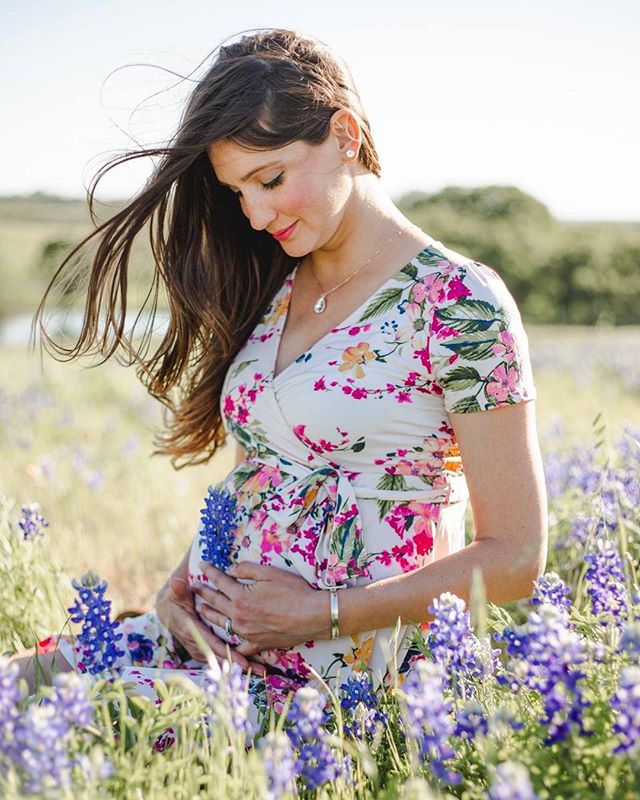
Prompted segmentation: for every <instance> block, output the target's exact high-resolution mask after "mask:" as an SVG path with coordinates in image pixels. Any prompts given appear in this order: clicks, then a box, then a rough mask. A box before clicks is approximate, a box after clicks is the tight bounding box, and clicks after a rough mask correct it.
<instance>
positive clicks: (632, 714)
mask: <svg viewBox="0 0 640 800" xmlns="http://www.w3.org/2000/svg"><path fill="white" fill-rule="evenodd" d="M611 707H612V708H613V710H614V712H615V714H616V716H615V722H614V724H613V733H614V734H617V735H618V736H619V737H620V743H619V744H618V745H617V746H616V747H615V749H614V751H613V752H614V753H615V754H616V755H626V754H627V753H629V754H635V753H637V752H638V750H639V749H640V667H638V666H633V667H625V668H624V669H623V670H622V673H621V675H620V686H619V687H618V689H617V690H616V693H615V694H614V696H613V698H612V700H611Z"/></svg>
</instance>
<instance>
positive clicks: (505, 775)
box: [487, 761, 538, 800]
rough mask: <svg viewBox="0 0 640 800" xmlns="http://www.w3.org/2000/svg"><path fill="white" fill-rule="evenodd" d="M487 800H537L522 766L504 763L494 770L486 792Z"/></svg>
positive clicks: (513, 762) (510, 762)
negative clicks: (493, 775) (494, 772)
mask: <svg viewBox="0 0 640 800" xmlns="http://www.w3.org/2000/svg"><path fill="white" fill-rule="evenodd" d="M487 796H488V798H489V800H537V797H538V795H537V794H535V792H534V791H533V787H532V786H531V780H530V778H529V772H528V770H527V768H526V767H525V766H524V765H523V764H518V763H517V762H515V761H505V762H503V763H502V764H499V765H498V767H497V768H496V775H495V778H494V779H493V783H492V784H491V786H490V788H489V791H488V795H487Z"/></svg>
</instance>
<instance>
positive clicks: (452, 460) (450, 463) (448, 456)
mask: <svg viewBox="0 0 640 800" xmlns="http://www.w3.org/2000/svg"><path fill="white" fill-rule="evenodd" d="M444 468H445V469H446V470H448V471H449V472H462V459H461V458H460V449H459V448H458V445H457V444H454V445H452V446H451V447H449V449H448V450H445V452H444Z"/></svg>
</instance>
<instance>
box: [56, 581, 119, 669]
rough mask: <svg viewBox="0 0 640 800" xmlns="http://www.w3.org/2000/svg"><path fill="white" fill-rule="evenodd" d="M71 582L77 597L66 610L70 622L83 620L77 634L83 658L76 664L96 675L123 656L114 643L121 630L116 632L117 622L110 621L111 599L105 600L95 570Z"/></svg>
mask: <svg viewBox="0 0 640 800" xmlns="http://www.w3.org/2000/svg"><path fill="white" fill-rule="evenodd" d="M72 585H73V588H74V589H75V590H76V591H77V592H78V598H77V599H76V602H75V604H74V605H73V606H72V607H71V608H69V609H68V611H69V613H70V614H71V621H72V622H76V623H80V622H81V623H82V631H81V632H80V634H79V636H78V641H79V642H80V644H81V645H82V661H81V662H80V663H79V664H78V667H79V669H80V670H81V671H82V672H88V673H89V674H91V675H95V674H96V673H98V672H102V671H103V670H107V669H111V668H113V667H114V666H115V664H116V661H117V659H118V658H120V657H122V656H124V654H125V653H124V650H121V649H120V648H119V647H118V645H117V644H116V643H117V642H118V641H120V639H122V633H117V631H118V628H119V627H120V626H119V623H117V622H112V621H111V600H105V599H104V593H105V590H106V588H107V582H106V581H101V580H100V578H99V577H98V575H96V574H95V572H87V573H86V575H83V576H82V578H81V579H80V581H77V580H75V579H74V580H73V581H72Z"/></svg>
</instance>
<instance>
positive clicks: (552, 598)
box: [531, 572, 571, 611]
mask: <svg viewBox="0 0 640 800" xmlns="http://www.w3.org/2000/svg"><path fill="white" fill-rule="evenodd" d="M569 594H571V587H570V586H567V584H566V583H565V582H564V581H563V580H562V578H561V577H560V576H559V575H558V574H557V573H555V572H547V573H545V574H544V575H541V576H540V577H539V578H538V579H537V580H536V582H535V586H534V589H533V595H532V598H531V602H532V604H533V605H534V606H539V605H541V604H542V603H551V605H554V606H557V607H558V608H564V609H566V610H567V611H568V610H569V609H570V608H571V600H570V599H569V598H568V597H567V595H569Z"/></svg>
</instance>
